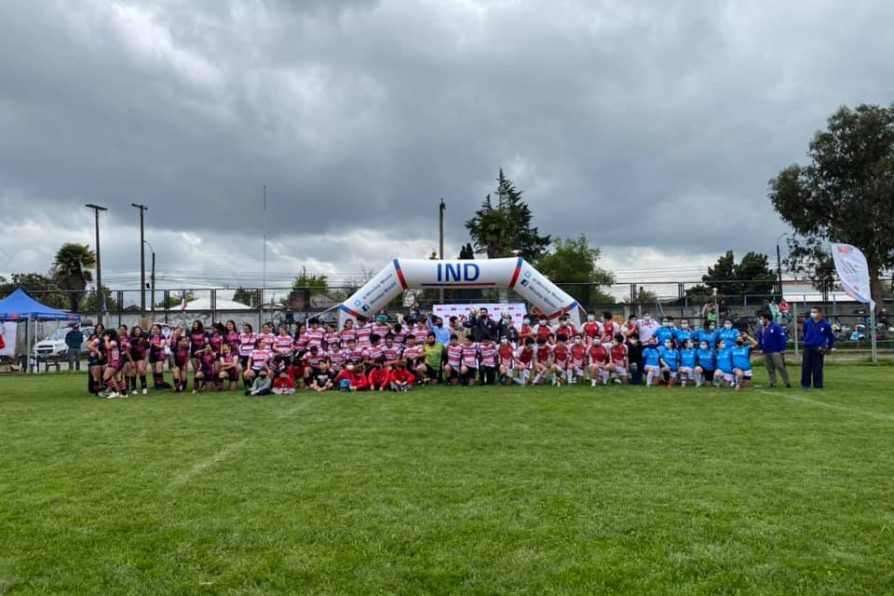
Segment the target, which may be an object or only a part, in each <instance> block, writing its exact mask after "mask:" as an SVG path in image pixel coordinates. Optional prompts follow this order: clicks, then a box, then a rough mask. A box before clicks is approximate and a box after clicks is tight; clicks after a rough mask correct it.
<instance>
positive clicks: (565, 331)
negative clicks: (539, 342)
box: [555, 315, 577, 338]
mask: <svg viewBox="0 0 894 596" xmlns="http://www.w3.org/2000/svg"><path fill="white" fill-rule="evenodd" d="M555 335H556V337H558V336H559V335H564V336H565V337H566V338H571V337H574V336H575V335H577V329H575V327H574V324H573V323H572V322H571V317H569V316H568V315H562V318H560V319H559V326H558V327H556V331H555Z"/></svg>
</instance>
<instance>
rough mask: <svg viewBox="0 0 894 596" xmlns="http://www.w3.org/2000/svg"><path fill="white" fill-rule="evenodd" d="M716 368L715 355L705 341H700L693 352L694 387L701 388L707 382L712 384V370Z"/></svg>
mask: <svg viewBox="0 0 894 596" xmlns="http://www.w3.org/2000/svg"><path fill="white" fill-rule="evenodd" d="M716 368H717V354H715V353H714V348H713V347H711V344H709V343H708V342H707V341H700V342H699V344H698V349H697V350H696V351H695V386H696V387H701V386H702V385H704V384H705V381H706V380H707V381H708V382H709V383H713V382H714V370H715V369H716Z"/></svg>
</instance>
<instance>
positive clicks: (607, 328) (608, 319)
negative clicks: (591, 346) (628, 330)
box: [602, 310, 620, 343]
mask: <svg viewBox="0 0 894 596" xmlns="http://www.w3.org/2000/svg"><path fill="white" fill-rule="evenodd" d="M614 318H615V316H614V315H613V314H612V313H611V311H608V310H607V311H605V312H604V313H602V343H611V342H612V340H613V339H614V337H615V334H616V333H618V331H620V327H619V326H618V324H617V323H615V321H614Z"/></svg>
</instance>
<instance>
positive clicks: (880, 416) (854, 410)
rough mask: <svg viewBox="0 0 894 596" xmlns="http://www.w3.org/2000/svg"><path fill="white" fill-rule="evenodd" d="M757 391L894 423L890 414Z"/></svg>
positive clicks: (780, 393) (761, 390)
mask: <svg viewBox="0 0 894 596" xmlns="http://www.w3.org/2000/svg"><path fill="white" fill-rule="evenodd" d="M755 391H757V392H759V393H766V394H767V395H777V396H779V397H787V398H789V399H793V400H795V401H800V402H803V403H806V404H812V405H814V406H821V407H823V408H831V409H833V410H840V411H842V412H849V413H852V414H860V415H863V416H869V417H870V418H875V419H876V420H884V421H886V422H894V416H889V415H888V414H879V413H878V412H869V411H867V410H860V409H858V408H849V407H847V406H842V405H839V404H831V403H829V402H825V401H819V400H816V399H810V398H807V397H804V396H801V395H793V394H791V393H782V392H780V391H767V390H766V389H755Z"/></svg>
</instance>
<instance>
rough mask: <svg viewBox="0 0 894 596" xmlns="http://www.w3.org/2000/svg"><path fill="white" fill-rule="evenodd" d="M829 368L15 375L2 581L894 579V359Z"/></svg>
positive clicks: (494, 588) (826, 583)
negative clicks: (242, 389)
mask: <svg viewBox="0 0 894 596" xmlns="http://www.w3.org/2000/svg"><path fill="white" fill-rule="evenodd" d="M794 372H795V374H797V369H795V370H794ZM827 376H828V381H827V384H828V386H827V388H826V390H825V391H823V392H801V391H799V390H797V389H796V390H788V391H786V390H766V389H760V388H758V389H752V390H749V391H747V392H744V393H741V394H735V393H733V392H729V391H717V390H713V389H703V390H693V389H688V390H680V389H676V390H667V389H664V388H660V389H651V390H646V389H644V388H637V389H631V388H608V389H604V388H597V389H596V390H591V389H590V388H583V387H572V388H562V389H560V390H554V389H552V388H538V389H532V388H525V389H523V388H510V389H504V388H477V389H472V390H466V389H461V388H456V389H426V390H424V391H421V392H416V393H409V394H401V395H350V396H348V395H345V394H326V395H322V396H321V395H309V394H301V395H297V396H293V397H286V398H282V397H276V398H274V397H269V398H255V399H250V398H246V397H242V396H241V395H235V394H226V395H206V396H201V397H194V396H191V395H183V396H175V395H172V394H163V395H156V396H151V395H150V396H149V397H147V398H143V397H140V398H138V399H128V400H116V401H105V400H99V399H96V398H92V397H88V396H87V395H86V394H85V393H84V386H85V381H84V379H83V377H79V376H75V375H69V374H58V375H41V376H37V377H4V378H0V593H41V594H42V593H92V594H115V593H146V594H149V593H152V594H163V593H187V594H189V593H209V594H212V593H269V592H280V593H319V592H327V593H361V594H370V593H403V594H419V593H478V594H493V593H500V592H523V593H531V594H542V593H598V592H622V593H631V594H651V593H693V594H698V593H704V594H708V593H711V594H714V593H755V594H796V593H800V594H847V595H853V594H882V593H889V594H890V593H894V433H892V431H894V389H892V379H894V367H891V366H883V367H878V368H873V367H869V366H861V365H850V366H830V367H828V368H827ZM762 379H763V373H762V371H761V372H759V373H758V377H757V383H758V384H760V383H762Z"/></svg>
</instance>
